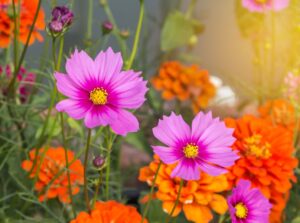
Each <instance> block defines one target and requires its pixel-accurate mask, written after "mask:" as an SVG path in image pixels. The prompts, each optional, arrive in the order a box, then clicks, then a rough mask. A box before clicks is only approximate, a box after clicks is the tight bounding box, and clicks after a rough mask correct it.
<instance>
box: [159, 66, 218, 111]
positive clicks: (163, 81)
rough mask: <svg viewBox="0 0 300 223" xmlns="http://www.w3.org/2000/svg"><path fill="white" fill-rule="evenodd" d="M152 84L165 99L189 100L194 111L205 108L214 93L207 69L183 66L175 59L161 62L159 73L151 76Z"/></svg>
mask: <svg viewBox="0 0 300 223" xmlns="http://www.w3.org/2000/svg"><path fill="white" fill-rule="evenodd" d="M153 85H154V87H155V88H156V89H157V90H161V91H162V97H163V98H164V99H165V100H172V99H174V98H177V99H179V100H180V101H185V100H188V99H189V100H191V102H192V108H193V111H194V112H195V113H197V112H199V110H200V109H204V108H206V107H207V105H208V102H209V100H210V99H211V98H213V97H214V96H215V94H216V88H215V86H214V85H213V84H212V82H211V81H210V80H209V74H208V72H207V70H201V69H200V67H199V66H197V65H192V66H184V65H182V64H180V63H179V62H177V61H169V62H165V63H163V64H162V65H161V67H160V69H159V74H158V75H157V76H155V77H154V78H153Z"/></svg>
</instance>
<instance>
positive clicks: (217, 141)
mask: <svg viewBox="0 0 300 223" xmlns="http://www.w3.org/2000/svg"><path fill="white" fill-rule="evenodd" d="M232 133H233V129H230V128H227V127H226V126H225V124H224V122H221V121H220V120H219V118H213V117H212V114H211V112H209V113H208V114H204V113H202V112H200V113H198V114H197V116H196V117H195V118H194V120H193V123H192V128H190V126H189V125H188V124H186V122H185V121H184V120H183V118H182V116H181V115H179V116H177V115H175V114H174V113H172V114H171V115H170V116H169V117H166V116H164V117H163V119H162V120H159V122H158V125H157V126H156V127H155V128H153V134H154V136H155V137H156V138H157V139H159V140H160V141H161V142H163V143H164V144H165V145H167V146H152V148H153V150H154V153H156V154H157V155H158V156H159V157H160V158H161V160H162V161H163V162H164V163H166V164H172V163H176V162H177V166H176V167H175V169H174V170H173V172H172V173H171V176H172V177H175V176H178V177H180V178H182V179H184V180H198V179H199V178H200V170H202V171H204V172H206V173H208V174H210V175H213V176H217V175H220V174H223V173H225V172H227V171H226V169H225V167H229V166H232V165H233V164H234V161H235V160H236V159H238V156H237V155H236V153H235V152H233V151H232V150H231V148H230V146H231V145H232V144H233V143H234V141H235V138H234V137H233V136H232Z"/></svg>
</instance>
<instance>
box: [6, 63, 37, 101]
mask: <svg viewBox="0 0 300 223" xmlns="http://www.w3.org/2000/svg"><path fill="white" fill-rule="evenodd" d="M3 74H4V75H3ZM0 77H1V79H2V78H3V81H2V83H3V84H4V85H3V86H1V91H2V93H3V94H4V95H5V94H6V93H7V86H8V83H9V82H10V80H11V79H12V78H13V73H12V69H11V66H10V65H6V66H5V68H3V67H1V66H0ZM35 78H36V76H35V74H33V73H30V72H27V70H26V69H25V68H24V67H21V68H20V70H19V73H18V74H17V81H18V85H19V87H18V93H19V94H20V100H21V102H22V103H25V102H26V100H27V98H28V95H29V94H30V93H31V89H32V87H31V85H32V84H33V83H34V82H35Z"/></svg>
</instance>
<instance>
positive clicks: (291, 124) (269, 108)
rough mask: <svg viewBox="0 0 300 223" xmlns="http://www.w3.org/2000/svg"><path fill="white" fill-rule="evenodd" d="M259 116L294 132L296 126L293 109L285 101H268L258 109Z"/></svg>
mask: <svg viewBox="0 0 300 223" xmlns="http://www.w3.org/2000/svg"><path fill="white" fill-rule="evenodd" d="M258 112H259V114H260V116H261V117H262V118H264V119H266V120H269V121H271V122H272V123H273V124H274V125H280V126H283V127H284V128H287V129H288V130H289V131H290V132H294V130H295V126H296V117H295V108H294V106H293V105H292V104H291V103H290V102H289V101H288V100H285V99H276V100H269V101H267V102H266V103H265V104H264V105H262V106H260V107H259V108H258Z"/></svg>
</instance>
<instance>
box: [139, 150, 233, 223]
mask: <svg viewBox="0 0 300 223" xmlns="http://www.w3.org/2000/svg"><path fill="white" fill-rule="evenodd" d="M159 162H160V161H159V158H158V157H157V156H155V157H154V161H152V162H151V163H150V164H149V166H146V167H143V168H141V169H140V175H139V180H140V181H144V182H147V183H148V184H149V185H152V183H153V179H154V175H155V172H156V170H157V168H158V165H159ZM175 166H176V164H175V165H167V164H164V163H162V164H161V168H160V170H159V172H158V176H157V179H156V187H157V188H158V191H157V192H156V193H155V194H154V197H155V198H157V199H159V200H161V201H162V205H163V209H164V211H165V212H167V213H169V214H170V213H171V210H172V208H173V206H174V204H175V200H176V198H177V194H178V190H179V184H180V178H178V177H175V178H171V176H170V175H171V172H172V170H173V169H174V167H175ZM227 188H228V182H227V180H226V177H225V175H220V176H217V177H212V176H210V175H208V174H205V173H203V172H201V178H200V180H196V181H192V180H191V181H186V182H185V184H184V186H183V188H182V190H181V194H180V198H179V203H178V206H177V207H176V209H175V211H174V213H173V216H177V215H178V214H179V213H180V212H181V211H183V212H184V214H185V217H186V218H187V219H188V220H189V221H192V222H196V223H206V222H209V221H210V220H212V218H213V215H212V213H211V209H212V210H214V211H215V212H217V213H218V214H224V213H225V212H226V211H227V208H228V206H227V203H226V200H225V198H224V197H223V196H222V195H220V194H218V193H220V192H223V191H225V190H226V189H227ZM143 200H145V199H143Z"/></svg>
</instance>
